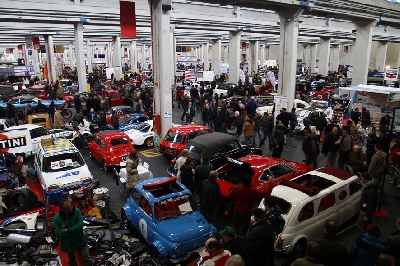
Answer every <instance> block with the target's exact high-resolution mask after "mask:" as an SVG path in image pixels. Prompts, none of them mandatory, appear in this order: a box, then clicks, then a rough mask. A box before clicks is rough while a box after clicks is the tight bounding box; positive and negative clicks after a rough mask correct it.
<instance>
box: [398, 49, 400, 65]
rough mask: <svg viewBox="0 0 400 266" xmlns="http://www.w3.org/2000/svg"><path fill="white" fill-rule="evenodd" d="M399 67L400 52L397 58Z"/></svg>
mask: <svg viewBox="0 0 400 266" xmlns="http://www.w3.org/2000/svg"><path fill="white" fill-rule="evenodd" d="M397 67H400V52H399V55H398V57H397Z"/></svg>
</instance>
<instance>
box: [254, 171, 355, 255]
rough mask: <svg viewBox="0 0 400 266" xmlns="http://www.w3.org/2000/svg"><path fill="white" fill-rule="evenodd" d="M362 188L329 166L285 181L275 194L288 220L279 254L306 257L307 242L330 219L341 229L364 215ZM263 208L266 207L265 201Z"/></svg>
mask: <svg viewBox="0 0 400 266" xmlns="http://www.w3.org/2000/svg"><path fill="white" fill-rule="evenodd" d="M361 187H362V186H361V184H360V181H359V178H358V176H356V175H353V174H352V173H350V172H345V171H342V170H339V169H336V168H328V167H324V168H319V169H317V170H314V171H310V172H308V173H306V174H304V175H301V176H299V177H296V178H294V179H292V180H290V181H289V180H285V179H282V180H281V181H280V183H279V185H278V186H276V187H274V189H273V190H272V193H271V195H272V196H274V197H275V198H276V203H275V204H276V205H278V206H279V207H280V208H281V210H282V217H283V218H284V219H285V226H284V227H283V231H282V232H281V233H280V234H279V235H278V236H277V239H276V243H275V251H276V252H278V253H281V254H290V255H291V256H292V257H293V258H298V257H302V256H304V255H305V250H306V246H307V243H308V242H309V241H311V240H313V239H315V238H317V237H318V236H320V235H321V232H323V231H324V223H325V221H326V220H328V219H330V220H333V221H335V223H336V225H337V226H341V225H343V224H344V223H345V222H346V221H347V220H349V219H350V218H352V217H354V216H355V215H357V214H358V213H359V212H360V206H359V201H360V197H361ZM259 207H260V208H264V204H263V202H261V203H260V206H259Z"/></svg>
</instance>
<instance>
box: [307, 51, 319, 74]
mask: <svg viewBox="0 0 400 266" xmlns="http://www.w3.org/2000/svg"><path fill="white" fill-rule="evenodd" d="M308 47H309V52H310V73H315V72H316V71H317V45H316V44H310V45H309V46H308Z"/></svg>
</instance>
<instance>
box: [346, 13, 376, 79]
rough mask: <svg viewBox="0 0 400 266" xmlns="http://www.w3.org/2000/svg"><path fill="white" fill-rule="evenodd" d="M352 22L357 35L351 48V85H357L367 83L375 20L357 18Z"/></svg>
mask: <svg viewBox="0 0 400 266" xmlns="http://www.w3.org/2000/svg"><path fill="white" fill-rule="evenodd" d="M353 23H354V25H355V26H356V28H357V35H356V41H355V44H354V47H352V49H351V53H352V56H351V58H352V65H353V80H352V85H353V86H357V85H359V84H367V75H368V66H369V57H370V54H371V44H372V31H373V28H374V26H375V24H376V20H370V19H357V20H355V21H353ZM353 48H354V49H353Z"/></svg>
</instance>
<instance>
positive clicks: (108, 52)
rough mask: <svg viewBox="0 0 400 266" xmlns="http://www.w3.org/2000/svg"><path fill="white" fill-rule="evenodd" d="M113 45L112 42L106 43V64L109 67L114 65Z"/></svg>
mask: <svg viewBox="0 0 400 266" xmlns="http://www.w3.org/2000/svg"><path fill="white" fill-rule="evenodd" d="M111 49H112V48H111V45H110V43H107V44H106V65H107V67H112V60H111Z"/></svg>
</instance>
